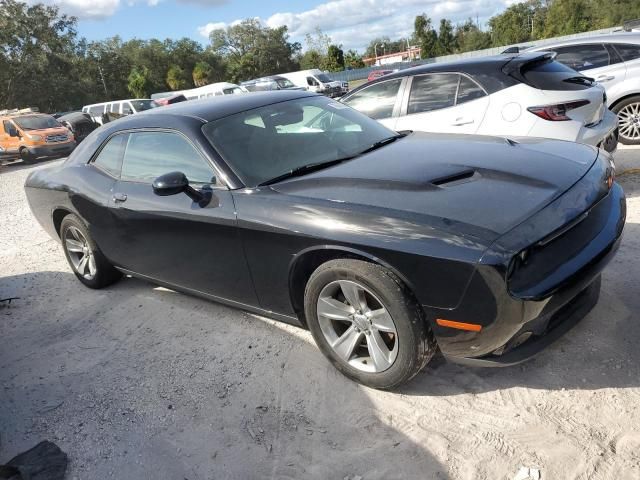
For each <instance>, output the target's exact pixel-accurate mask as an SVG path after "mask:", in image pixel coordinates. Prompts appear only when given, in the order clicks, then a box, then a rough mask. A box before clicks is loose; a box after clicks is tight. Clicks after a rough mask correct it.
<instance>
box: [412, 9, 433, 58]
mask: <svg viewBox="0 0 640 480" xmlns="http://www.w3.org/2000/svg"><path fill="white" fill-rule="evenodd" d="M413 40H414V42H413V43H414V44H417V45H419V46H420V56H421V57H422V58H432V57H435V56H437V54H438V51H437V46H438V34H437V33H436V31H435V30H434V29H433V26H432V25H431V19H430V18H429V17H428V16H427V14H425V13H423V14H422V15H418V16H417V17H416V18H415V21H414V22H413Z"/></svg>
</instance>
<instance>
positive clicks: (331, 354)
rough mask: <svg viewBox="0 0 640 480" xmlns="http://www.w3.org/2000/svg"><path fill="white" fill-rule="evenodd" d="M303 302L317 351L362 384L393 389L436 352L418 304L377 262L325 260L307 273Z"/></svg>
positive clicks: (431, 335) (433, 340) (433, 341)
mask: <svg viewBox="0 0 640 480" xmlns="http://www.w3.org/2000/svg"><path fill="white" fill-rule="evenodd" d="M345 292H346V293H345ZM350 298H351V301H349V299H350ZM304 303H305V315H306V320H307V324H308V326H309V329H310V330H311V333H312V335H313V338H314V339H315V341H316V344H317V345H318V348H319V349H320V351H322V353H323V354H324V355H325V356H326V357H327V358H328V359H329V360H330V361H331V363H333V365H334V366H335V367H336V368H337V369H338V370H339V371H340V372H342V373H343V374H344V375H345V376H347V377H349V378H350V379H352V380H355V381H356V382H358V383H361V384H363V385H366V386H369V387H372V388H378V389H392V388H395V387H398V386H399V385H401V384H403V383H405V382H407V381H409V380H410V379H411V378H413V377H414V376H415V375H416V374H417V373H418V372H419V371H420V370H421V369H422V368H423V367H424V366H425V365H426V364H427V362H429V360H430V359H431V357H432V356H433V354H434V353H435V351H436V342H435V339H434V336H433V333H432V331H431V329H430V328H429V326H428V324H427V321H426V319H425V318H424V313H423V311H422V308H421V307H420V305H419V304H418V303H417V301H416V300H415V299H414V297H413V295H412V294H411V292H410V291H409V290H408V289H407V287H406V286H405V285H404V284H403V283H402V281H401V280H400V279H399V278H398V277H396V276H395V275H394V274H393V273H392V272H390V271H389V270H388V269H386V268H384V267H382V266H380V265H376V264H373V263H369V262H365V261H361V260H352V259H338V260H331V261H329V262H326V263H324V264H323V265H321V266H320V267H318V269H316V271H314V272H313V273H312V274H311V277H310V278H309V281H308V282H307V286H306V289H305V299H304ZM354 304H355V306H354Z"/></svg>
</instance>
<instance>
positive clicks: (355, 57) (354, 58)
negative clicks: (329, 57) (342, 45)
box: [344, 50, 365, 68]
mask: <svg viewBox="0 0 640 480" xmlns="http://www.w3.org/2000/svg"><path fill="white" fill-rule="evenodd" d="M344 66H345V67H346V68H364V67H365V64H364V61H363V60H362V55H360V54H359V53H358V52H356V51H355V50H348V51H347V53H345V54H344Z"/></svg>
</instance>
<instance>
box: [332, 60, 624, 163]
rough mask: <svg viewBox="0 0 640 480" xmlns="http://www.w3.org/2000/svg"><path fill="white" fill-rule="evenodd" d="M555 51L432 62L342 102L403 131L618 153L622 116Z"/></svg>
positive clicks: (386, 78)
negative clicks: (548, 142)
mask: <svg viewBox="0 0 640 480" xmlns="http://www.w3.org/2000/svg"><path fill="white" fill-rule="evenodd" d="M554 55H555V54H553V53H549V52H542V53H522V54H510V55H498V56H492V57H480V58H473V59H469V60H464V61H459V62H448V63H433V64H429V65H424V66H419V67H414V68H409V69H406V70H401V71H399V72H397V73H392V74H389V75H386V76H384V77H381V78H380V79H377V80H374V81H372V82H369V83H366V84H364V85H362V86H361V87H359V88H357V89H355V90H353V91H351V92H350V93H349V94H347V95H345V96H344V97H342V99H341V100H340V101H341V102H344V103H345V104H347V105H349V106H351V107H353V108H355V109H356V110H360V111H361V112H363V113H365V114H367V115H369V116H370V117H372V118H375V119H377V120H379V121H380V122H381V123H383V124H385V125H386V126H388V127H390V128H392V129H394V130H397V131H400V130H418V131H425V132H443V133H466V134H480V135H497V136H512V137H516V136H530V137H545V138H555V139H560V140H569V141H574V142H579V143H585V144H589V145H594V146H601V147H603V148H605V149H606V150H607V151H614V150H615V148H616V145H617V140H616V129H617V118H616V115H615V114H614V113H612V112H611V111H610V110H608V109H607V106H606V95H605V92H604V89H603V87H602V86H600V85H598V84H597V83H595V82H593V81H592V80H591V79H589V78H587V77H585V76H583V75H581V74H579V73H578V72H576V71H575V70H572V69H570V68H568V67H566V66H565V65H563V64H561V63H559V62H556V61H554V59H553V57H554Z"/></svg>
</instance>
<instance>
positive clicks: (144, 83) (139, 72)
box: [127, 67, 150, 98]
mask: <svg viewBox="0 0 640 480" xmlns="http://www.w3.org/2000/svg"><path fill="white" fill-rule="evenodd" d="M127 81H128V83H127V88H128V89H129V92H130V93H131V95H133V96H134V97H135V98H147V97H148V96H149V83H150V82H149V69H148V68H147V67H134V68H133V70H131V73H130V74H129V77H128V78H127Z"/></svg>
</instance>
